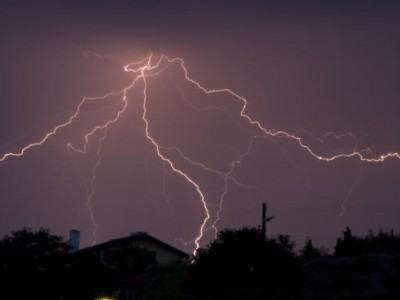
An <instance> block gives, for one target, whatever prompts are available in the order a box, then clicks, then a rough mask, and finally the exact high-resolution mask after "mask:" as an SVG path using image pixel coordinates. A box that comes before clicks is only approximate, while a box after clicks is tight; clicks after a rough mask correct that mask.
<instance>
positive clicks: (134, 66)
mask: <svg viewBox="0 0 400 300" xmlns="http://www.w3.org/2000/svg"><path fill="white" fill-rule="evenodd" d="M87 55H94V56H96V54H95V53H94V52H93V53H92V52H88V53H87ZM152 60H153V55H152V54H150V55H148V56H147V57H146V58H144V59H142V60H140V61H138V62H132V63H128V64H126V65H125V66H124V67H123V70H124V71H125V72H130V73H133V74H134V78H133V80H132V82H131V83H130V84H129V85H128V86H126V87H124V88H123V89H121V90H119V91H113V92H110V93H107V94H105V95H102V96H98V97H84V98H83V99H82V100H81V102H80V103H79V104H78V106H77V108H76V109H75V111H74V112H73V114H72V115H71V116H70V117H69V118H68V119H67V120H66V121H65V122H63V123H60V124H58V125H56V126H55V127H54V128H53V129H51V130H50V131H49V132H47V133H46V134H45V135H44V136H43V137H42V138H41V139H39V140H38V141H36V142H33V143H30V144H28V145H26V146H24V147H22V148H21V149H19V150H17V151H15V152H8V153H5V154H3V155H2V156H0V163H1V162H4V161H5V160H7V159H10V158H12V157H14V158H18V157H23V156H24V155H25V154H26V153H27V152H28V151H30V150H32V149H33V148H37V147H40V146H43V145H44V144H45V143H46V142H47V141H48V140H49V139H50V138H51V137H52V136H54V135H56V134H57V133H58V132H59V131H60V130H62V129H64V128H66V127H68V126H70V125H71V124H72V123H73V122H74V121H75V120H76V119H77V118H78V117H79V115H80V113H81V109H82V107H83V105H85V104H86V103H87V102H89V101H90V102H91V101H104V100H108V99H109V98H110V97H121V100H122V108H121V109H119V110H118V111H117V113H116V114H115V116H114V117H113V118H111V119H109V120H107V121H106V122H104V123H102V124H98V125H96V126H94V127H93V128H91V129H90V130H89V131H87V132H86V133H85V134H84V136H83V145H82V146H81V147H77V146H74V145H72V144H71V143H67V148H68V149H69V150H71V151H75V152H78V153H82V154H86V153H87V148H88V144H89V142H90V140H91V139H92V137H93V136H94V135H95V134H96V133H98V132H102V133H103V134H102V135H101V137H100V139H99V141H98V148H97V153H96V155H97V160H96V163H95V164H94V166H93V168H92V172H91V180H90V185H89V193H88V197H87V206H88V209H89V214H90V218H91V222H92V225H93V242H96V233H97V229H98V224H97V222H96V219H95V215H94V212H93V208H92V202H93V197H94V194H95V181H96V173H97V170H98V168H99V167H100V165H101V162H102V158H101V145H102V144H103V142H104V140H105V138H106V136H107V130H108V129H109V128H110V127H111V126H112V125H113V124H115V123H117V122H118V121H119V120H120V118H121V116H122V114H123V113H124V112H125V111H126V110H127V107H128V105H129V101H128V92H129V91H131V90H132V89H134V88H135V87H136V85H137V83H138V82H139V81H140V82H142V85H143V98H142V102H141V103H142V106H141V108H142V115H141V118H142V120H143V122H144V126H145V127H144V135H145V138H146V139H147V141H148V142H149V143H150V144H151V145H152V146H153V147H154V150H155V153H156V155H157V157H158V158H159V159H160V160H161V161H162V162H164V163H165V164H166V165H167V166H169V168H170V169H171V171H172V172H173V173H175V174H176V175H178V176H180V177H181V178H183V179H184V180H185V181H186V182H187V183H188V184H189V185H191V186H192V187H193V189H194V191H195V192H196V194H197V196H198V197H199V199H200V202H201V204H202V207H203V209H204V217H203V219H202V222H201V224H200V227H199V230H198V234H197V236H196V237H195V239H194V245H195V249H194V251H193V254H194V255H196V253H197V250H198V249H199V247H200V243H201V240H202V238H203V236H204V233H205V231H206V230H208V229H209V228H212V229H213V230H214V231H215V234H216V233H217V232H218V229H217V223H218V222H219V220H220V215H221V212H222V210H223V204H224V200H225V198H226V195H227V194H228V191H229V181H233V182H236V183H237V184H240V182H238V181H237V180H236V179H235V178H234V177H233V173H234V170H235V168H236V167H237V166H239V165H240V164H241V163H242V161H243V160H244V159H245V158H246V157H247V156H248V155H249V154H250V152H251V149H252V147H253V144H254V140H255V139H256V138H260V137H273V138H274V137H276V138H287V139H289V140H292V141H293V142H295V143H296V144H297V145H298V146H299V147H300V148H301V149H303V150H304V151H305V152H307V153H308V154H309V155H311V156H312V157H313V158H315V159H317V160H319V161H323V162H333V161H336V160H339V159H350V158H356V159H358V160H359V161H360V163H363V162H365V163H383V162H385V161H386V160H388V159H391V158H392V159H399V160H400V154H399V153H398V152H389V153H386V154H381V155H374V154H373V153H368V154H363V153H364V151H357V150H355V149H354V150H353V151H350V152H341V153H338V154H335V155H331V156H324V155H321V154H318V153H317V152H315V151H314V150H313V149H312V148H311V146H309V145H307V143H306V142H305V141H304V139H303V138H302V137H301V136H300V135H298V134H296V133H294V134H292V133H289V132H287V131H284V130H274V129H267V128H265V127H264V126H263V125H262V124H261V122H260V121H259V120H256V119H253V118H252V117H251V116H250V115H249V114H248V113H247V106H248V100H247V99H246V98H245V97H243V96H241V95H239V94H238V93H236V92H234V91H233V90H231V89H229V88H221V89H207V88H206V87H204V86H203V85H201V84H200V83H199V82H198V81H196V80H194V79H192V78H191V77H190V75H189V71H188V69H187V68H186V65H185V61H184V60H183V59H182V58H180V57H173V58H170V57H168V56H165V55H161V56H160V57H159V59H158V60H157V61H156V62H155V63H153V62H152ZM164 63H166V64H167V66H163V64H164ZM173 64H178V65H179V66H180V68H181V70H182V72H183V75H184V79H185V80H186V82H188V83H190V84H191V85H192V86H194V87H195V88H197V89H199V90H200V91H202V92H203V93H204V94H205V95H214V94H215V95H218V94H228V95H230V96H231V97H232V98H233V99H235V100H236V101H239V102H240V103H241V109H240V112H239V116H240V118H242V119H244V120H245V121H246V122H247V123H248V124H249V125H251V126H254V127H255V128H256V129H257V130H258V131H259V133H260V134H258V135H255V136H253V137H251V138H250V141H249V143H248V145H247V148H246V151H244V152H243V153H241V154H240V155H239V157H238V158H237V159H235V160H232V161H231V162H230V164H229V168H228V170H227V171H220V170H215V169H213V168H211V167H209V166H207V165H206V164H204V163H201V162H197V161H195V160H193V159H191V158H190V157H189V156H187V155H185V154H184V153H183V152H182V151H181V150H180V149H179V148H178V147H169V146H163V145H161V144H160V143H159V142H158V141H157V140H156V139H155V138H154V137H153V136H152V134H151V124H150V121H149V119H148V110H147V103H148V79H149V78H151V77H154V76H157V75H159V74H160V73H161V72H162V71H163V70H165V69H166V68H167V67H168V66H169V65H173ZM331 135H333V134H332V133H327V134H326V135H324V136H323V137H322V138H321V139H320V141H321V143H322V142H323V141H324V140H325V139H326V138H327V137H329V136H331ZM336 137H337V138H341V137H343V136H336ZM169 151H175V152H176V153H178V155H179V157H180V158H181V159H183V160H184V161H186V162H189V163H190V164H191V165H192V166H196V167H199V168H201V169H203V170H204V171H207V172H211V173H213V174H216V175H219V176H222V177H223V179H224V185H223V189H222V194H221V197H220V199H219V203H218V211H217V216H216V218H215V219H214V220H213V223H212V224H211V226H209V227H207V224H208V222H209V220H210V218H211V214H210V210H209V207H208V204H207V201H206V198H205V193H204V192H203V190H202V188H201V186H200V184H199V183H198V182H196V180H195V179H193V178H192V177H191V176H190V175H189V174H188V173H187V172H185V171H184V170H183V169H182V168H179V167H177V164H176V162H175V161H174V160H172V159H170V158H169V157H168V156H167V153H168V152H169Z"/></svg>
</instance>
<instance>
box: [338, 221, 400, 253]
mask: <svg viewBox="0 0 400 300" xmlns="http://www.w3.org/2000/svg"><path fill="white" fill-rule="evenodd" d="M363 254H388V255H399V254H400V236H399V235H395V234H394V232H393V231H390V232H384V231H379V232H378V234H374V233H373V231H370V232H369V233H368V235H367V236H366V237H364V238H360V237H356V236H354V235H353V234H352V232H351V230H350V228H348V227H347V228H346V230H345V231H344V232H343V237H341V238H339V239H338V240H337V242H336V246H335V255H336V256H355V255H363Z"/></svg>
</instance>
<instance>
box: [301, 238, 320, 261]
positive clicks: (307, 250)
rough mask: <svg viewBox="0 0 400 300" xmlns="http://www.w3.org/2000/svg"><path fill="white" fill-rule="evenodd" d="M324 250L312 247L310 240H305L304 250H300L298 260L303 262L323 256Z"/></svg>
mask: <svg viewBox="0 0 400 300" xmlns="http://www.w3.org/2000/svg"><path fill="white" fill-rule="evenodd" d="M325 255H326V254H325V253H324V250H321V249H318V248H316V247H314V245H313V242H312V240H311V239H310V238H307V239H306V243H305V245H304V248H303V249H301V250H300V258H301V259H302V260H303V261H311V260H313V259H316V258H319V257H322V256H325Z"/></svg>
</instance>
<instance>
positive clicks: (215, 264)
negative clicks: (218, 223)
mask: <svg viewBox="0 0 400 300" xmlns="http://www.w3.org/2000/svg"><path fill="white" fill-rule="evenodd" d="M293 246H294V245H293V243H291V242H290V239H289V237H288V236H279V237H278V238H277V239H267V240H266V239H264V237H263V236H262V235H261V234H260V232H259V230H257V229H253V228H244V229H241V230H224V231H221V232H220V233H219V236H218V239H217V240H216V241H214V242H212V243H211V244H210V245H209V246H208V247H207V248H206V249H202V250H199V252H198V255H197V257H196V258H195V261H194V264H193V265H192V267H191V270H190V273H189V274H190V276H191V282H190V283H191V287H192V288H193V289H194V290H195V291H197V292H200V293H209V294H212V293H214V292H216V291H217V292H218V291H223V290H226V289H232V287H234V288H235V289H241V288H245V287H250V286H251V287H252V288H251V290H253V291H254V290H257V286H258V287H260V286H262V287H263V290H264V291H265V290H268V287H276V286H286V287H291V289H288V291H289V290H290V291H293V292H294V291H295V290H296V289H295V287H296V286H297V284H298V283H299V281H300V280H299V277H298V275H299V269H298V263H297V260H296V258H295V254H294V252H293ZM204 287H207V289H204ZM260 296H261V294H260ZM254 299H256V298H254Z"/></svg>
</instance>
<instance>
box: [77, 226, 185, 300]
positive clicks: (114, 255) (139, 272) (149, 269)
mask: <svg viewBox="0 0 400 300" xmlns="http://www.w3.org/2000/svg"><path fill="white" fill-rule="evenodd" d="M74 234H75V237H76V232H75V233H74ZM71 240H73V239H71ZM75 244H76V241H75ZM187 262H189V255H188V254H187V253H185V252H183V251H181V250H179V249H177V248H175V247H173V246H171V245H169V244H167V243H165V242H163V241H161V240H159V239H157V238H155V237H153V236H151V235H149V234H147V233H144V232H136V233H132V234H131V235H129V236H127V237H122V238H118V239H114V240H110V241H107V242H104V243H101V244H98V245H95V246H91V247H87V248H83V249H81V250H76V249H75V251H73V253H71V266H72V268H74V269H75V270H78V273H80V271H79V270H89V271H90V270H95V271H94V272H95V273H96V277H98V279H95V280H94V282H93V285H94V286H93V289H94V290H99V288H100V289H102V290H103V291H104V295H106V296H113V297H114V298H110V299H118V300H131V299H135V297H134V295H135V294H136V290H137V289H140V286H141V285H143V284H146V283H147V282H148V281H150V280H152V278H153V277H154V276H155V275H157V274H159V272H160V270H161V269H163V268H164V269H165V268H168V267H171V266H174V265H177V264H181V263H187ZM97 270H98V271H97ZM161 272H162V271H161ZM103 288H104V289H103ZM100 299H101V298H100ZM104 299H106V298H104Z"/></svg>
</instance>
